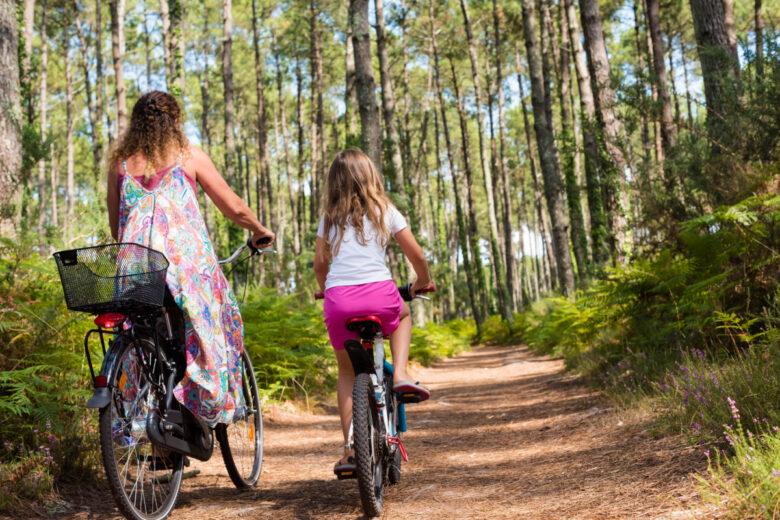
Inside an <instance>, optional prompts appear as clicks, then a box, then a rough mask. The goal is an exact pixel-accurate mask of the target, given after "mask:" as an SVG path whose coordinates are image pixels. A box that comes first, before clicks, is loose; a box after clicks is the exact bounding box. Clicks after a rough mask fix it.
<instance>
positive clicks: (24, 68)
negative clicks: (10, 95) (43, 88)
mask: <svg viewBox="0 0 780 520" xmlns="http://www.w3.org/2000/svg"><path fill="white" fill-rule="evenodd" d="M22 16H23V18H22V20H23V23H24V25H23V27H22V37H23V38H24V58H23V59H22V63H21V64H19V63H17V66H19V65H21V69H20V70H19V71H18V72H19V74H17V77H18V79H19V82H20V87H21V96H22V99H23V100H24V102H25V108H26V112H27V123H28V124H30V125H32V124H33V122H34V121H35V107H34V106H33V102H32V101H33V100H32V82H31V78H32V68H31V66H30V60H31V58H32V44H33V25H34V24H35V20H34V18H35V0H24V12H23V15H22ZM14 20H16V18H14ZM14 27H16V26H15V25H14ZM17 45H18V43H17ZM15 61H16V60H15ZM4 70H8V71H11V69H4ZM19 124H21V121H20V122H19Z"/></svg>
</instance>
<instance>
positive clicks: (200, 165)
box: [182, 146, 211, 179]
mask: <svg viewBox="0 0 780 520" xmlns="http://www.w3.org/2000/svg"><path fill="white" fill-rule="evenodd" d="M210 162H211V159H210V158H209V156H208V154H206V152H204V151H203V150H201V149H200V148H199V147H197V146H190V147H189V149H188V150H187V153H186V154H185V157H184V162H183V163H182V168H184V170H185V171H186V172H187V173H188V174H189V175H190V176H191V177H193V178H195V179H197V177H198V174H200V173H203V171H204V170H205V169H206V167H207V165H208V164H209V163H210Z"/></svg>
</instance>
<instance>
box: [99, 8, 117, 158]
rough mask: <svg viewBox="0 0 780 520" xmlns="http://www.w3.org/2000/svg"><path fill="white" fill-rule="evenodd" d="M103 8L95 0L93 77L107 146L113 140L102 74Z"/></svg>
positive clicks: (105, 83) (104, 81) (105, 80)
mask: <svg viewBox="0 0 780 520" xmlns="http://www.w3.org/2000/svg"><path fill="white" fill-rule="evenodd" d="M103 31H104V27H103V7H102V5H101V0H95V76H96V80H97V89H96V90H97V113H96V116H97V120H98V121H99V122H100V124H102V121H103V117H104V116H105V118H106V133H107V135H108V144H109V145H110V144H111V141H112V140H113V134H112V128H113V126H112V123H111V111H110V110H109V106H108V86H107V85H108V78H107V74H104V73H103V38H100V35H101V34H103Z"/></svg>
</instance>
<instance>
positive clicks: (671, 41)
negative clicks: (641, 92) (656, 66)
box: [666, 35, 680, 128]
mask: <svg viewBox="0 0 780 520" xmlns="http://www.w3.org/2000/svg"><path fill="white" fill-rule="evenodd" d="M666 41H667V43H668V44H669V85H671V87H672V99H674V124H675V128H676V126H677V125H679V124H680V96H678V95H677V82H676V81H675V74H674V46H673V44H674V38H673V37H672V36H671V35H670V36H667V38H666Z"/></svg>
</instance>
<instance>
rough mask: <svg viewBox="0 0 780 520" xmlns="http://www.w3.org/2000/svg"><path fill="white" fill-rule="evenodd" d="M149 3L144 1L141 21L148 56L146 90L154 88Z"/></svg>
mask: <svg viewBox="0 0 780 520" xmlns="http://www.w3.org/2000/svg"><path fill="white" fill-rule="evenodd" d="M149 14H150V10H149V5H148V2H146V1H144V18H143V21H142V22H141V23H142V24H143V26H144V56H145V57H146V91H147V92H149V91H150V90H152V42H151V34H150V32H149Z"/></svg>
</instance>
